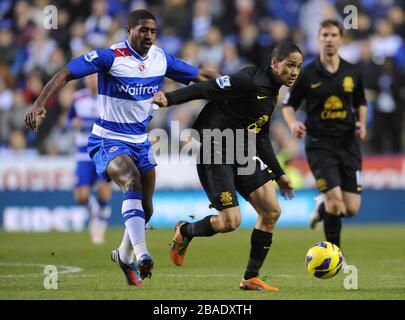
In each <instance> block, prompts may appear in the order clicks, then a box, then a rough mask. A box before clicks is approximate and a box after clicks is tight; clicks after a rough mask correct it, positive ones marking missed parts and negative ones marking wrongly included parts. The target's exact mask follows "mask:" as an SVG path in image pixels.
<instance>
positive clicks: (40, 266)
mask: <svg viewBox="0 0 405 320" xmlns="http://www.w3.org/2000/svg"><path fill="white" fill-rule="evenodd" d="M250 232H251V231H250V230H247V229H241V230H237V231H234V232H232V233H228V234H220V235H216V236H214V237H211V238H198V239H195V240H193V242H192V243H191V245H190V247H189V250H188V252H187V256H186V260H185V264H184V266H182V267H176V266H175V265H173V264H172V263H171V261H170V259H169V254H168V250H169V247H168V244H169V242H170V240H171V237H172V230H163V229H162V230H160V229H157V230H156V229H155V230H151V231H149V232H148V234H147V238H148V244H149V250H150V252H151V254H152V256H153V258H154V260H155V269H154V272H153V276H152V278H151V279H150V280H146V281H145V286H144V287H143V288H136V287H129V286H127V284H126V282H125V280H124V276H123V274H122V273H121V270H120V269H119V268H118V266H117V265H115V264H114V263H112V262H111V261H110V258H109V255H110V252H111V249H113V248H115V246H116V245H117V244H119V243H120V240H121V234H122V231H121V230H117V229H112V230H109V231H108V239H107V242H106V244H104V245H102V246H94V245H92V244H91V243H90V241H89V237H88V234H87V233H86V232H81V233H66V234H63V233H44V234H23V233H4V232H0V300H5V299H136V300H149V299H153V300H163V299H165V300H187V299H197V300H200V299H203V300H214V299H215V300H216V299H222V300H228V299H229V300H232V299H242V300H243V299H246V300H251V299H254V300H276V299H304V300H305V299H344V300H351V299H405V226H403V225H402V226H383V225H381V226H346V227H344V230H343V234H342V238H343V248H342V249H343V254H344V255H345V257H346V259H347V261H348V263H349V264H351V265H355V266H356V267H357V270H358V287H359V288H358V290H347V289H345V288H344V285H343V284H344V279H345V276H347V275H348V274H344V273H343V271H341V272H340V273H339V274H338V275H337V276H336V277H335V278H333V279H330V280H321V279H317V278H314V277H312V276H311V275H310V274H309V273H307V271H306V269H305V254H306V252H307V250H308V248H309V247H310V246H311V245H312V244H313V243H315V242H318V241H320V240H323V233H322V231H321V230H315V231H311V230H307V229H278V230H276V231H275V233H274V237H273V245H272V248H271V250H270V253H269V255H268V257H267V260H266V263H265V265H264V266H263V268H262V271H263V273H270V274H271V279H270V283H271V284H272V285H273V286H276V287H279V288H280V291H279V292H277V293H273V292H257V291H242V290H239V280H240V278H241V275H242V273H243V271H244V268H245V266H246V263H247V257H248V254H249V247H250V245H249V242H250ZM48 264H49V265H55V266H57V268H58V271H59V273H60V274H59V276H58V289H56V290H47V289H45V288H44V286H43V282H44V277H45V275H44V274H43V270H44V265H48ZM72 267H76V268H80V270H81V271H80V272H71V271H75V270H79V269H74V268H72Z"/></svg>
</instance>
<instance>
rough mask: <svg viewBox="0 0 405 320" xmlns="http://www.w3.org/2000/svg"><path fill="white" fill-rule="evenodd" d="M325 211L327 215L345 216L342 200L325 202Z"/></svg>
mask: <svg viewBox="0 0 405 320" xmlns="http://www.w3.org/2000/svg"><path fill="white" fill-rule="evenodd" d="M325 209H326V211H327V212H328V213H330V214H334V215H340V214H346V206H345V203H344V201H343V199H331V200H329V201H327V203H325Z"/></svg>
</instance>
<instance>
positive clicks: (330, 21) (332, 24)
mask: <svg viewBox="0 0 405 320" xmlns="http://www.w3.org/2000/svg"><path fill="white" fill-rule="evenodd" d="M326 27H336V28H338V29H339V34H340V36H343V25H342V24H341V23H340V22H339V21H338V20H336V19H326V20H323V21H322V22H321V23H320V25H319V34H320V33H321V30H322V29H323V28H326Z"/></svg>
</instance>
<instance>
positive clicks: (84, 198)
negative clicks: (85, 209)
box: [75, 193, 89, 206]
mask: <svg viewBox="0 0 405 320" xmlns="http://www.w3.org/2000/svg"><path fill="white" fill-rule="evenodd" d="M75 200H76V202H77V203H79V204H81V205H82V206H86V205H87V204H88V202H89V196H88V195H87V194H81V193H77V194H75Z"/></svg>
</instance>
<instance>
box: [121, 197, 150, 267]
mask: <svg viewBox="0 0 405 320" xmlns="http://www.w3.org/2000/svg"><path fill="white" fill-rule="evenodd" d="M123 196H124V201H123V202H122V209H121V212H122V217H123V219H124V223H125V227H126V230H127V232H128V236H129V239H130V241H131V244H132V248H133V249H134V252H135V256H136V259H137V260H138V259H139V258H140V257H141V256H143V255H144V254H148V255H149V252H148V249H147V248H146V240H145V213H144V212H143V207H142V193H141V192H139V191H127V192H125V193H124V195H123Z"/></svg>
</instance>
